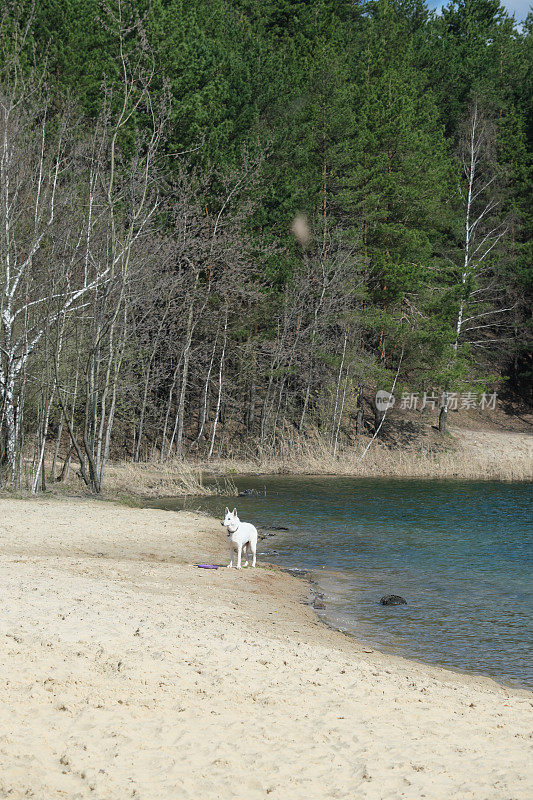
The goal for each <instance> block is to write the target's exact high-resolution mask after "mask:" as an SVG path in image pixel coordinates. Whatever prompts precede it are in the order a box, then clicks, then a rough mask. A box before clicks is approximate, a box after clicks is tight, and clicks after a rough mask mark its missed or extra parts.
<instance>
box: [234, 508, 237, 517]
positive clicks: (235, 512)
mask: <svg viewBox="0 0 533 800" xmlns="http://www.w3.org/2000/svg"><path fill="white" fill-rule="evenodd" d="M233 516H234V517H236V516H237V509H236V508H234V509H233Z"/></svg>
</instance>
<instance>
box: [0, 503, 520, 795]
mask: <svg viewBox="0 0 533 800" xmlns="http://www.w3.org/2000/svg"><path fill="white" fill-rule="evenodd" d="M2 505H3V512H4V513H3V519H2V523H1V524H0V571H1V581H0V591H1V593H2V606H3V608H4V614H3V628H4V630H3V632H2V633H3V634H4V635H2V636H0V645H1V647H0V662H1V664H2V672H3V674H5V675H8V676H9V680H8V681H7V683H6V685H5V686H4V685H3V686H2V688H1V693H0V729H2V730H3V731H8V732H9V733H7V734H5V735H4V736H3V739H2V748H0V796H7V795H8V793H9V797H10V798H19V797H20V798H21V797H23V796H27V795H26V793H29V792H33V794H34V796H36V797H38V798H45V797H46V798H50V797H53V796H56V795H57V793H58V792H63V793H64V794H66V796H68V797H69V800H70V799H71V798H74V797H76V798H79V800H85V798H86V797H87V798H88V797H95V796H96V797H98V800H123V799H124V798H125V797H132V798H139V800H174V798H175V797H176V796H179V797H180V799H181V798H184V799H186V798H191V800H198V797H202V800H211V798H212V800H230V799H231V798H242V797H243V796H246V798H247V800H255V798H266V797H269V798H274V799H275V800H278V798H279V800H281V798H285V797H286V796H287V793H290V794H291V796H292V797H295V798H298V799H299V798H302V800H303V798H304V797H305V798H306V799H307V800H310V799H312V800H314V798H316V800H318V798H321V800H322V798H325V797H327V798H329V797H331V798H353V796H354V795H355V794H357V796H358V797H362V798H368V799H369V800H384V799H385V798H401V797H406V798H412V797H417V798H422V797H424V796H425V797H427V798H428V799H429V800H439V798H443V800H448V798H455V797H457V798H458V799H459V798H461V800H464V798H473V799H477V798H479V797H481V796H483V797H484V798H486V800H491V799H494V800H496V799H497V800H508V798H509V797H511V796H512V797H513V798H519V799H520V800H522V798H523V799H524V800H525V798H526V797H528V796H530V793H531V785H532V782H533V775H532V774H531V771H530V768H529V767H528V762H527V761H526V756H525V746H526V741H527V739H528V735H529V732H528V722H529V715H530V710H531V704H532V701H533V694H532V693H531V692H529V691H527V690H523V689H517V688H514V687H507V686H504V685H501V684H498V683H496V682H495V681H494V680H493V679H491V678H489V677H484V676H479V677H478V676H475V677H474V676H472V675H470V674H466V675H465V674H463V673H456V672H454V671H451V670H449V669H447V668H441V667H436V666H432V665H427V664H423V663H420V662H416V661H411V660H408V659H405V658H403V657H401V656H396V655H393V654H390V655H389V654H384V653H380V652H378V651H376V650H374V648H372V647H371V646H370V647H367V646H366V645H364V644H362V643H361V642H359V641H358V640H356V639H355V638H354V637H352V636H351V635H347V634H344V633H340V632H338V631H336V630H333V629H332V628H330V627H329V626H327V625H326V624H325V623H324V622H323V621H322V620H320V619H319V618H318V616H317V615H316V613H315V611H314V610H313V608H312V607H311V606H310V605H309V603H308V597H307V586H308V584H307V582H306V583H305V584H302V582H301V581H300V580H295V579H294V578H293V577H291V576H290V575H287V574H286V573H284V572H282V571H281V569H280V568H273V567H270V566H266V565H260V568H259V569H256V570H253V571H252V570H243V571H241V572H237V571H236V570H227V569H219V570H216V571H215V570H201V569H197V568H196V567H194V566H192V564H193V563H199V562H200V563H201V562H202V561H205V562H211V563H224V562H223V561H222V558H224V559H225V555H226V554H225V539H224V537H221V534H220V525H219V524H218V523H217V522H216V521H215V522H214V521H213V520H212V519H211V518H209V517H205V516H201V515H198V514H194V513H189V512H180V513H179V514H173V515H171V514H168V512H166V511H159V510H154V509H131V508H125V507H120V506H117V505H116V504H112V503H94V502H88V501H85V500H77V499H71V500H64V501H62V502H56V501H55V500H50V499H46V500H43V499H37V500H32V501H27V500H26V501H25V500H4V501H2ZM304 587H305V589H304ZM370 650H371V652H368V651H370ZM237 744H238V746H237ZM475 763H478V767H477V769H474V770H473V769H472V765H473V764H475ZM325 786H328V789H327V790H325V789H324V787H325ZM326 792H329V793H326Z"/></svg>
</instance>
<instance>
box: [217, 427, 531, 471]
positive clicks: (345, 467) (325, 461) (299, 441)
mask: <svg viewBox="0 0 533 800" xmlns="http://www.w3.org/2000/svg"><path fill="white" fill-rule="evenodd" d="M532 441H533V439H532V438H531V437H527V436H526V435H525V434H524V435H523V439H522V440H513V439H510V440H509V444H508V446H505V436H504V435H501V439H499V440H497V441H495V442H493V443H489V444H486V445H485V446H479V447H474V446H472V444H471V443H470V442H468V440H467V441H466V442H462V441H461V440H460V439H451V438H449V439H447V441H446V443H445V444H439V443H435V442H428V443H426V444H425V445H424V446H423V447H420V446H418V447H416V448H415V447H412V448H408V449H401V448H398V447H395V448H392V447H388V446H387V445H385V444H383V443H382V442H377V441H375V442H373V443H372V446H371V447H370V449H369V451H368V452H367V453H366V455H365V457H364V458H363V459H362V458H361V457H362V454H363V452H364V449H365V446H366V444H367V442H368V440H366V441H365V440H362V441H361V443H360V444H358V445H356V446H350V447H345V448H344V449H343V450H342V451H341V452H338V453H337V454H336V455H334V454H333V452H332V449H331V445H330V443H329V442H328V441H325V440H324V439H323V438H321V437H320V436H319V435H318V434H313V435H311V436H309V435H307V436H306V437H305V438H303V437H300V436H298V435H296V434H294V435H292V436H287V435H286V436H285V437H284V438H283V439H282V440H281V441H280V442H279V443H278V445H277V448H276V450H275V452H274V453H267V452H264V453H261V452H259V453H258V454H257V456H256V457H255V458H254V457H252V456H249V457H248V458H246V457H244V458H238V457H236V458H231V459H219V460H216V461H213V462H212V463H211V465H210V468H211V469H212V470H213V471H214V472H216V473H218V474H228V473H233V474H235V473H240V474H246V473H253V472H255V473H263V474H276V473H277V474H283V473H291V474H300V475H352V476H357V477H390V478H461V479H465V480H507V481H522V480H532V479H533V456H532V445H531V442H532Z"/></svg>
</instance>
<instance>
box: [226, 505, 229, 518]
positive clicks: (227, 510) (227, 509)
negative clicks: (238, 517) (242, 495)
mask: <svg viewBox="0 0 533 800" xmlns="http://www.w3.org/2000/svg"><path fill="white" fill-rule="evenodd" d="M228 514H229V508H228V507H227V506H226V516H227V515H228Z"/></svg>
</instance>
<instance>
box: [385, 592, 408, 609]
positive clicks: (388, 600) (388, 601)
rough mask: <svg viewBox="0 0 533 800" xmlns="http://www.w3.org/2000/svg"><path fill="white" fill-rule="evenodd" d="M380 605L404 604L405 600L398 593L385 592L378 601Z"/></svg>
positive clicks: (405, 603)
mask: <svg viewBox="0 0 533 800" xmlns="http://www.w3.org/2000/svg"><path fill="white" fill-rule="evenodd" d="M379 602H380V603H381V605H382V606H406V605H407V600H406V599H405V598H404V597H400V595H399V594H386V595H385V597H382V598H381V600H380V601H379Z"/></svg>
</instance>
